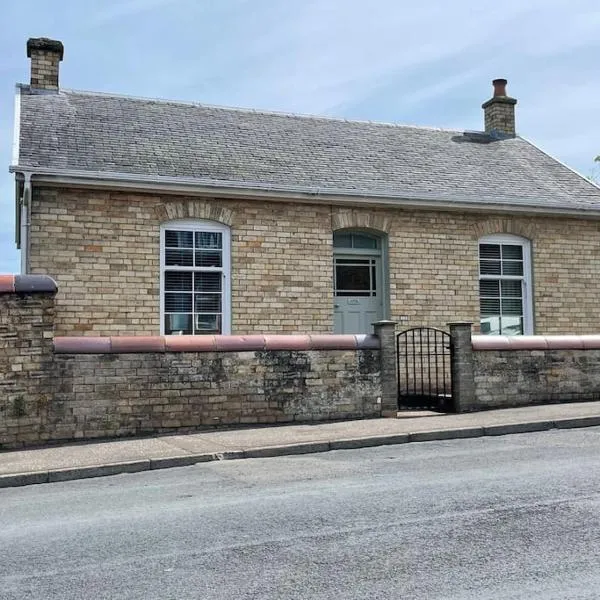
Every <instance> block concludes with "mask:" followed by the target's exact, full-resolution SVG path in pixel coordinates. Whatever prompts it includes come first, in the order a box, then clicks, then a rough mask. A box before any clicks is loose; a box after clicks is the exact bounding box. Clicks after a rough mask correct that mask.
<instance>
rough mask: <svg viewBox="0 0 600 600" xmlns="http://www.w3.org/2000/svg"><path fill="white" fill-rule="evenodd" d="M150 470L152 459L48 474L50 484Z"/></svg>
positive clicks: (76, 468) (70, 468) (68, 469)
mask: <svg viewBox="0 0 600 600" xmlns="http://www.w3.org/2000/svg"><path fill="white" fill-rule="evenodd" d="M148 470H150V459H147V458H145V459H142V460H133V461H127V462H119V463H111V464H107V465H92V466H88V467H69V468H67V469H54V470H51V471H49V472H48V482H49V483H54V482H57V481H73V480H74V479H89V478H91V477H106V476H107V475H119V474H120V473H139V472H140V471H148Z"/></svg>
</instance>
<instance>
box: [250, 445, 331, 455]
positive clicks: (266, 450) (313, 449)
mask: <svg viewBox="0 0 600 600" xmlns="http://www.w3.org/2000/svg"><path fill="white" fill-rule="evenodd" d="M329 450H330V447H329V442H305V443H302V444H287V445H285V446H264V447H263V448H249V449H248V450H244V458H271V457H273V456H290V455H293V454H314V453H317V452H328V451H329Z"/></svg>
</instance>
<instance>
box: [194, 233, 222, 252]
mask: <svg viewBox="0 0 600 600" xmlns="http://www.w3.org/2000/svg"><path fill="white" fill-rule="evenodd" d="M222 238H223V234H221V233H219V232H218V231H197V232H196V248H215V249H220V248H222V247H223V241H222Z"/></svg>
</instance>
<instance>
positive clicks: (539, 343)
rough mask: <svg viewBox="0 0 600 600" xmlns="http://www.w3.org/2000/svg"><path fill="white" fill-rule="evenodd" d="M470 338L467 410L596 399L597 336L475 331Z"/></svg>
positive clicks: (599, 394)
mask: <svg viewBox="0 0 600 600" xmlns="http://www.w3.org/2000/svg"><path fill="white" fill-rule="evenodd" d="M471 343H472V370H473V399H472V400H473V401H472V403H471V409H475V410H481V409H486V408H503V407H511V406H530V405H534V404H548V403H558V402H583V401H594V400H600V335H578V336H576V335H551V336H515V337H509V336H493V337H492V336H480V335H477V336H472V339H471Z"/></svg>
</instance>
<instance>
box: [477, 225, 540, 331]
mask: <svg viewBox="0 0 600 600" xmlns="http://www.w3.org/2000/svg"><path fill="white" fill-rule="evenodd" d="M481 244H509V245H512V246H521V247H522V248H523V275H522V277H521V280H522V282H523V335H533V287H532V277H531V242H530V241H529V240H528V239H527V238H524V237H520V236H518V235H511V234H508V233H503V234H492V235H485V236H483V237H482V238H479V240H478V243H477V271H478V279H477V283H478V298H481V296H480V294H479V282H480V281H481V280H486V279H487V280H490V279H491V280H495V279H500V280H502V279H513V280H514V279H519V276H514V275H481V269H480V266H479V253H480V250H479V246H480V245H481ZM479 322H480V323H481V314H480V315H479Z"/></svg>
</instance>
